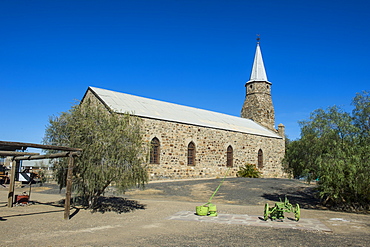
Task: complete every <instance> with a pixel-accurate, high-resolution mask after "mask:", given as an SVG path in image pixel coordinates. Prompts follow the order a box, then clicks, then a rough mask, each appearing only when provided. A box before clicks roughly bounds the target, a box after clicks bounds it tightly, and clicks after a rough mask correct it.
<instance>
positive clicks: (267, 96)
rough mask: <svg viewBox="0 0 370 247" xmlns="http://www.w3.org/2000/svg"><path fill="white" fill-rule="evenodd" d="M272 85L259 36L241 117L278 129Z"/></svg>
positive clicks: (271, 128)
mask: <svg viewBox="0 0 370 247" xmlns="http://www.w3.org/2000/svg"><path fill="white" fill-rule="evenodd" d="M271 85H272V83H271V82H269V81H268V80H267V75H266V70H265V66H264V65H263V59H262V53H261V48H260V44H259V38H257V48H256V54H255V56H254V62H253V68H252V73H251V77H250V79H249V81H248V82H247V83H246V84H245V87H246V96H245V100H244V105H243V108H242V111H241V117H242V118H249V119H252V120H253V121H255V122H257V123H259V124H261V125H262V126H264V127H266V128H268V129H270V130H273V131H276V129H275V110H274V106H273V104H272V99H271Z"/></svg>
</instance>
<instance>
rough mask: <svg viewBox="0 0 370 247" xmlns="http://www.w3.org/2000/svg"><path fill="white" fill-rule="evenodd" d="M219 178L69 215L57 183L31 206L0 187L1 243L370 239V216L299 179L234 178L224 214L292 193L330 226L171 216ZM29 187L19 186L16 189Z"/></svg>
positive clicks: (111, 195)
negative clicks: (325, 205)
mask: <svg viewBox="0 0 370 247" xmlns="http://www.w3.org/2000/svg"><path fill="white" fill-rule="evenodd" d="M219 183H220V179H209V180H188V181H171V182H153V183H150V184H148V186H147V188H146V190H143V191H140V190H131V191H129V192H127V193H126V194H125V195H123V196H122V195H119V194H117V193H116V192H115V191H114V190H111V191H109V192H108V193H107V194H106V195H105V196H106V197H105V198H103V199H105V200H103V201H102V203H103V205H104V207H101V208H99V209H97V210H96V212H91V211H88V210H84V209H80V208H73V209H72V211H71V213H72V218H71V219H70V220H64V219H63V210H64V209H63V207H61V205H59V204H58V203H57V202H58V201H60V200H62V199H63V198H64V194H58V190H57V189H56V186H55V185H45V186H43V187H33V188H32V193H31V201H32V202H33V204H30V205H28V206H16V207H13V208H8V207H6V201H7V193H8V191H7V190H8V189H7V188H4V187H2V188H0V225H1V231H0V245H1V246H20V245H26V246H370V223H369V222H370V215H364V214H353V213H342V212H334V211H329V210H323V209H320V208H319V207H318V206H317V201H316V199H314V198H313V197H312V187H313V186H309V185H306V184H304V183H301V182H299V181H296V180H285V179H239V178H228V179H226V180H225V182H224V184H223V185H222V186H221V188H220V190H219V192H218V193H217V194H216V196H215V197H214V198H213V200H212V203H214V204H216V205H217V208H218V212H219V214H240V215H243V214H248V215H261V216H262V215H263V205H264V203H266V202H268V203H269V204H271V205H273V203H274V202H275V201H277V200H278V198H279V197H281V196H283V195H284V196H285V195H287V197H288V198H289V199H290V200H291V202H292V203H300V205H302V210H301V217H302V219H304V218H310V219H317V220H319V221H320V222H321V223H322V224H324V225H325V226H326V227H328V228H330V229H331V231H330V232H323V231H311V230H310V231H309V230H299V229H291V228H285V227H284V224H281V227H258V226H246V225H240V224H219V223H209V222H200V221H180V220H171V219H169V217H171V216H173V215H175V214H176V213H178V212H180V211H194V212H195V206H199V205H201V204H203V203H205V202H207V200H208V198H209V197H210V196H211V194H212V193H213V191H214V190H215V189H216V188H217V185H218V184H219ZM24 191H28V188H17V191H16V194H21V193H22V192H24Z"/></svg>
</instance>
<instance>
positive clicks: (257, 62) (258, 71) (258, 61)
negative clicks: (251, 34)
mask: <svg viewBox="0 0 370 247" xmlns="http://www.w3.org/2000/svg"><path fill="white" fill-rule="evenodd" d="M249 81H250V82H251V81H267V75H266V70H265V65H264V64H263V59H262V53H261V48H260V44H259V42H257V48H256V54H255V55H254V62H253V67H252V73H251V77H250V79H249Z"/></svg>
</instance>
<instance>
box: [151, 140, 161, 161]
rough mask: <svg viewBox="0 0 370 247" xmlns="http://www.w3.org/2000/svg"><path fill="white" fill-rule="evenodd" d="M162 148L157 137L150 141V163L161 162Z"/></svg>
mask: <svg viewBox="0 0 370 247" xmlns="http://www.w3.org/2000/svg"><path fill="white" fill-rule="evenodd" d="M160 150H161V142H160V141H159V139H158V138H157V137H154V138H153V139H152V140H151V141H150V160H149V163H150V164H159V163H160Z"/></svg>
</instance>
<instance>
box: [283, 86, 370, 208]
mask: <svg viewBox="0 0 370 247" xmlns="http://www.w3.org/2000/svg"><path fill="white" fill-rule="evenodd" d="M353 105H354V110H353V111H352V114H350V113H347V112H345V111H344V110H342V109H341V108H340V107H337V106H333V107H329V108H328V109H326V110H323V109H318V110H315V111H314V112H312V113H311V116H310V119H309V120H308V121H302V122H300V126H301V138H300V139H299V140H296V141H293V142H291V143H289V144H288V146H287V150H286V155H285V159H284V162H285V165H286V167H287V170H288V171H289V172H291V173H292V174H293V176H294V177H296V178H300V177H305V178H306V179H307V180H308V181H312V180H315V179H316V180H317V182H318V189H319V195H320V197H321V198H322V199H324V200H323V202H324V203H327V204H331V205H345V204H346V205H353V204H361V205H367V206H368V205H369V203H370V186H369V184H370V155H369V154H370V96H369V92H366V91H364V92H362V93H358V94H357V95H356V97H355V98H354V99H353Z"/></svg>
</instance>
